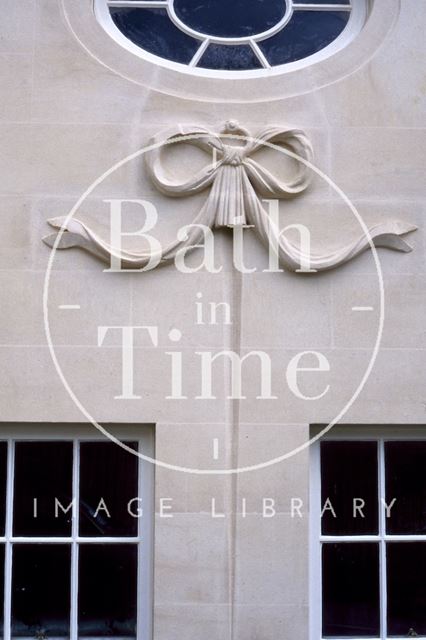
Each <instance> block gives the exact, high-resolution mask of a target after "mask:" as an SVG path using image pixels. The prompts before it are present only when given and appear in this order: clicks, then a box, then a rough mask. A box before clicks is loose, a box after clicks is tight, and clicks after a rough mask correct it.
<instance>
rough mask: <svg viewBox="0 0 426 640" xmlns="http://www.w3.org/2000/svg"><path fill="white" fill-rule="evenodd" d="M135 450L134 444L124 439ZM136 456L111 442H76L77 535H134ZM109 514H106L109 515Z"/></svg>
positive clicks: (137, 504)
mask: <svg viewBox="0 0 426 640" xmlns="http://www.w3.org/2000/svg"><path fill="white" fill-rule="evenodd" d="M126 444H127V446H129V447H132V448H133V449H135V450H137V444H136V443H134V442H133V443H131V442H126ZM138 462H139V458H138V457H137V456H134V455H132V454H131V453H128V452H127V451H124V450H123V449H121V448H120V447H119V446H117V445H116V444H113V443H112V442H100V443H98V442H86V443H82V444H81V445H80V535H82V536H136V535H137V533H138V519H137V518H135V517H133V516H132V515H131V514H130V513H129V510H130V511H131V512H132V513H137V508H138V506H140V505H139V503H138V502H137V501H135V502H133V503H132V504H131V505H130V507H129V510H128V503H129V501H130V500H133V499H134V498H137V496H138ZM109 516H110V517H109Z"/></svg>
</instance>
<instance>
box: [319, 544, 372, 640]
mask: <svg viewBox="0 0 426 640" xmlns="http://www.w3.org/2000/svg"><path fill="white" fill-rule="evenodd" d="M322 570H323V635H324V637H326V638H333V637H341V638H349V637H362V638H368V637H372V636H373V637H374V636H376V637H378V636H379V635H380V614H379V612H380V605H379V545H378V544H375V543H370V544H368V543H342V544H326V545H324V546H323V554H322Z"/></svg>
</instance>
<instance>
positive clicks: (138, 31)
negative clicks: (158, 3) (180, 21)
mask: <svg viewBox="0 0 426 640" xmlns="http://www.w3.org/2000/svg"><path fill="white" fill-rule="evenodd" d="M111 16H112V19H113V20H114V22H115V24H116V26H117V27H118V29H120V31H121V32H122V33H124V35H125V36H127V38H129V40H131V41H132V42H133V43H134V44H136V45H138V46H139V47H142V48H143V49H145V51H148V52H149V53H153V54H154V55H157V56H160V57H161V58H166V59H167V60H173V61H174V62H181V63H185V64H188V63H189V62H191V60H192V58H193V57H194V55H195V53H196V51H197V49H198V48H199V46H200V41H199V40H195V39H194V38H191V36H188V35H187V34H186V33H184V32H183V31H181V30H180V29H178V27H176V26H175V25H174V24H173V22H172V21H171V20H170V18H169V17H168V15H167V11H165V10H164V9H117V8H114V9H111Z"/></svg>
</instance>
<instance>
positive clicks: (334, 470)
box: [321, 442, 379, 535]
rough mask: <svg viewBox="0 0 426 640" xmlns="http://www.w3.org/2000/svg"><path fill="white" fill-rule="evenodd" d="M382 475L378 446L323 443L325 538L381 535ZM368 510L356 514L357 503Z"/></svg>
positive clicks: (363, 443)
mask: <svg viewBox="0 0 426 640" xmlns="http://www.w3.org/2000/svg"><path fill="white" fill-rule="evenodd" d="M377 476H378V472H377V443H376V442H323V443H321V504H322V506H323V507H324V506H325V505H326V501H327V499H329V501H330V502H329V503H327V506H328V507H330V505H331V507H332V509H333V511H334V513H335V515H336V517H334V515H333V511H332V510H331V508H328V509H326V510H325V511H324V515H323V518H322V532H323V534H324V535H361V534H364V535H367V534H376V533H377V532H378V511H379V507H378V504H379V503H378V499H379V498H378V477H377ZM356 499H360V500H364V502H365V506H364V507H362V513H363V515H364V516H365V517H364V518H363V517H362V515H361V512H360V511H354V505H355V506H356V505H361V504H362V503H361V502H357V503H354V500H356Z"/></svg>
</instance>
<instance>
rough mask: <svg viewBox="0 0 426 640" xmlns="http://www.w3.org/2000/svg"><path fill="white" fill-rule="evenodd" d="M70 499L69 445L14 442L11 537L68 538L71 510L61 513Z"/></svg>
mask: <svg viewBox="0 0 426 640" xmlns="http://www.w3.org/2000/svg"><path fill="white" fill-rule="evenodd" d="M34 499H37V509H36V511H34ZM71 500H72V443H71V442H17V443H16V449H15V495H14V516H13V517H14V523H13V531H14V534H15V535H16V536H48V535H49V536H66V535H70V534H71V518H72V509H71V508H70V509H69V510H68V511H67V513H64V511H63V509H67V507H69V506H70V504H71ZM55 501H56V502H55ZM55 504H56V505H57V506H56V509H55ZM60 505H62V507H63V509H62V508H61V507H60ZM56 512H57V513H56ZM55 515H57V516H58V517H55Z"/></svg>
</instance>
